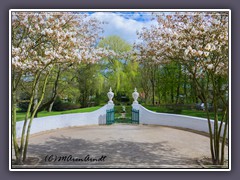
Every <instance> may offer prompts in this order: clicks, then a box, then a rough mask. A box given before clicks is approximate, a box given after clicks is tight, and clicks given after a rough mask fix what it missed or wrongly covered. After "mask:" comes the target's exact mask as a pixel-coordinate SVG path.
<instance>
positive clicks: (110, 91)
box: [107, 87, 114, 109]
mask: <svg viewBox="0 0 240 180" xmlns="http://www.w3.org/2000/svg"><path fill="white" fill-rule="evenodd" d="M107 96H108V99H109V101H108V104H107V109H113V108H114V103H113V100H112V99H113V97H114V93H113V92H112V88H111V87H110V89H109V92H108V93H107Z"/></svg>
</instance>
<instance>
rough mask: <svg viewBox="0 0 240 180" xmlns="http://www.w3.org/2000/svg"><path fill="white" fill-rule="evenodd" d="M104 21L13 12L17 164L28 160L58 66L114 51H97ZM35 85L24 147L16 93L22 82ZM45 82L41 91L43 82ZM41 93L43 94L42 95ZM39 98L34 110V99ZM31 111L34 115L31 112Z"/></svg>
mask: <svg viewBox="0 0 240 180" xmlns="http://www.w3.org/2000/svg"><path fill="white" fill-rule="evenodd" d="M101 31H102V29H101V22H99V21H97V20H96V19H91V18H89V17H88V16H87V15H84V14H74V13H67V12H36V13H32V12H13V13H12V28H11V33H12V34H11V35H12V40H11V43H12V55H11V57H12V59H11V60H12V139H13V146H14V150H15V156H16V163H18V164H21V163H23V162H24V161H25V160H26V155H27V147H28V139H29V134H30V129H31V124H32V120H33V118H34V116H35V114H36V112H37V110H38V108H39V106H40V104H41V102H42V100H43V98H44V95H45V90H46V86H47V83H48V79H49V75H50V74H51V71H52V69H53V68H55V66H58V67H59V66H62V67H69V68H70V67H74V65H75V64H79V63H84V62H90V63H95V62H97V61H99V60H100V59H101V58H102V57H105V56H114V55H116V54H115V53H114V52H113V51H109V50H108V51H107V50H105V49H103V48H95V43H96V41H97V39H98V38H99V34H100V33H101ZM23 78H25V80H26V79H27V80H28V81H30V82H31V97H30V100H29V105H28V110H27V113H26V117H25V120H24V125H23V129H22V136H21V141H20V144H18V142H17V138H16V104H17V98H16V92H17V89H18V84H19V82H20V81H21V80H23ZM40 79H41V80H42V81H43V84H42V86H41V89H39V86H38V84H39V81H40ZM39 91H40V94H39ZM37 93H38V96H39V99H38V101H37V103H36V104H34V107H33V109H32V105H33V103H34V98H35V96H36V94H37ZM30 112H31V113H30Z"/></svg>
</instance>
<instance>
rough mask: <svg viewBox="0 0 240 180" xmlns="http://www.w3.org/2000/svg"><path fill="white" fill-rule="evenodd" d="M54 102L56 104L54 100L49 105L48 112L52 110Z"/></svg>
mask: <svg viewBox="0 0 240 180" xmlns="http://www.w3.org/2000/svg"><path fill="white" fill-rule="evenodd" d="M53 104H54V101H53V102H52V103H51V104H50V105H49V107H48V112H52V107H53Z"/></svg>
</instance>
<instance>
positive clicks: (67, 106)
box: [52, 97, 81, 111]
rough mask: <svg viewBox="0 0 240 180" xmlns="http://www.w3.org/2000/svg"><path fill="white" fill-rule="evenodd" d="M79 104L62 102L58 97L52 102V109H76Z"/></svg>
mask: <svg viewBox="0 0 240 180" xmlns="http://www.w3.org/2000/svg"><path fill="white" fill-rule="evenodd" d="M80 107H81V106H80V104H75V103H71V102H63V101H62V100H61V99H60V98H59V97H57V99H56V100H55V102H54V104H53V108H52V110H53V111H66V110H71V109H78V108H80Z"/></svg>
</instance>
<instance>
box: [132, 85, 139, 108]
mask: <svg viewBox="0 0 240 180" xmlns="http://www.w3.org/2000/svg"><path fill="white" fill-rule="evenodd" d="M132 97H133V99H134V101H133V104H138V101H137V99H138V97H139V93H138V92H137V88H135V89H134V93H132Z"/></svg>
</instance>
